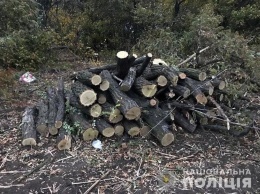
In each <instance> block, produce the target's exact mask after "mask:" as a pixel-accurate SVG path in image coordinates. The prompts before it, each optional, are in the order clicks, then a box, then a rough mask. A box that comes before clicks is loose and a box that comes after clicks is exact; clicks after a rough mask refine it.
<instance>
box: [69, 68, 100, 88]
mask: <svg viewBox="0 0 260 194" xmlns="http://www.w3.org/2000/svg"><path fill="white" fill-rule="evenodd" d="M74 77H75V79H76V80H78V81H79V82H81V83H83V84H85V85H89V86H92V85H94V86H97V85H99V84H100V83H101V81H102V79H101V77H100V76H99V75H97V74H93V73H91V72H90V71H88V70H84V71H79V72H77V73H75V75H74Z"/></svg>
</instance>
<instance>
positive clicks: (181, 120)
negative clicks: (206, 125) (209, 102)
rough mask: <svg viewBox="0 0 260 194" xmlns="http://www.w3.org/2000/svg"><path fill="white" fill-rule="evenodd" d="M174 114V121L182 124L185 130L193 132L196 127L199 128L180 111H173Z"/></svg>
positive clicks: (179, 124)
mask: <svg viewBox="0 0 260 194" xmlns="http://www.w3.org/2000/svg"><path fill="white" fill-rule="evenodd" d="M173 114H174V123H175V124H176V125H178V126H180V127H181V128H183V129H184V130H187V131H189V132H191V133H193V132H194V131H195V129H196V128H197V125H196V124H192V123H190V121H189V120H188V119H187V118H186V117H184V116H183V115H182V114H181V113H180V111H178V110H175V111H174V112H173Z"/></svg>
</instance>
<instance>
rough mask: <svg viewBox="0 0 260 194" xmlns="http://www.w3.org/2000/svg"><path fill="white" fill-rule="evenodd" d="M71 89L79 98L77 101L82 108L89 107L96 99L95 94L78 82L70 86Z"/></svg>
mask: <svg viewBox="0 0 260 194" xmlns="http://www.w3.org/2000/svg"><path fill="white" fill-rule="evenodd" d="M71 89H72V91H73V93H74V94H75V95H76V96H77V97H78V98H79V101H80V103H81V104H82V105H83V106H90V105H92V104H93V103H94V102H95V101H96V99H97V94H96V92H95V91H94V90H93V89H91V88H89V87H87V86H85V85H84V84H82V83H81V82H79V81H75V82H74V83H73V84H72V87H71Z"/></svg>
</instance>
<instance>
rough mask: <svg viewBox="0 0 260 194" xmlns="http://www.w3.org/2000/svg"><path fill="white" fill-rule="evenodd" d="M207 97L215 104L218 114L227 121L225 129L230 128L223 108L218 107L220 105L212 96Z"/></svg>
mask: <svg viewBox="0 0 260 194" xmlns="http://www.w3.org/2000/svg"><path fill="white" fill-rule="evenodd" d="M208 99H209V100H210V101H211V102H212V103H213V104H214V105H215V106H216V108H217V109H218V111H219V112H220V114H221V115H222V116H223V117H224V118H225V119H226V122H227V130H230V120H229V118H228V117H227V115H226V114H225V113H224V111H223V109H222V108H221V107H220V105H219V104H218V103H217V102H216V100H214V98H213V97H212V96H208Z"/></svg>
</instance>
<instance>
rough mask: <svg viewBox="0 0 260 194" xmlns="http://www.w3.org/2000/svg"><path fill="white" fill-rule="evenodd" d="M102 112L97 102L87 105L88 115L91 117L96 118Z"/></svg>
mask: <svg viewBox="0 0 260 194" xmlns="http://www.w3.org/2000/svg"><path fill="white" fill-rule="evenodd" d="M101 113H102V107H101V106H100V105H99V104H97V103H96V104H93V105H91V107H89V115H90V116H92V117H93V118H98V117H99V116H100V115H101Z"/></svg>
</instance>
